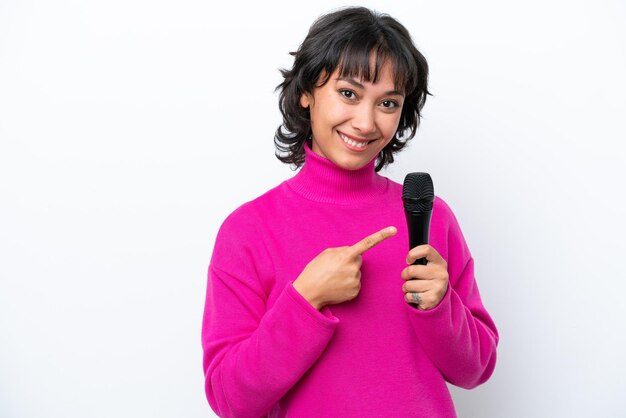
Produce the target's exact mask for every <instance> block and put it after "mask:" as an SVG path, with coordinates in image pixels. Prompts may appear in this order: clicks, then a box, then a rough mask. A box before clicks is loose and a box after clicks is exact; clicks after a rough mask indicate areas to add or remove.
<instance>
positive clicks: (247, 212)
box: [220, 181, 285, 230]
mask: <svg viewBox="0 0 626 418" xmlns="http://www.w3.org/2000/svg"><path fill="white" fill-rule="evenodd" d="M284 187H285V181H283V182H281V183H280V184H278V185H276V186H274V187H272V188H271V189H269V190H267V191H265V192H264V193H262V194H260V195H258V196H256V197H253V198H252V199H249V200H246V201H244V202H243V203H241V204H239V205H238V206H236V207H235V209H234V210H232V211H231V212H230V213H229V214H228V215H227V216H226V218H225V219H224V220H223V222H222V225H221V227H220V229H226V228H228V229H233V228H234V229H242V228H245V229H249V228H251V227H254V229H255V230H256V226H257V225H258V224H259V221H260V220H262V219H264V217H267V216H268V214H271V213H273V212H274V211H275V209H276V208H277V207H278V206H279V205H280V201H281V198H282V195H283V194H284Z"/></svg>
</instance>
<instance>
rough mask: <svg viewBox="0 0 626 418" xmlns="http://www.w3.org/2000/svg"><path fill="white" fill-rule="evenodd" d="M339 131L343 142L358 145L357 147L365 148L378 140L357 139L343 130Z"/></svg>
mask: <svg viewBox="0 0 626 418" xmlns="http://www.w3.org/2000/svg"><path fill="white" fill-rule="evenodd" d="M337 132H338V133H339V137H340V138H341V140H342V141H343V142H345V143H346V144H349V145H352V146H353V147H357V148H365V147H366V146H367V145H368V144H370V143H372V142H374V141H376V139H371V140H365V141H356V140H354V139H352V138H349V137H348V136H346V135H345V134H344V133H343V132H340V131H337Z"/></svg>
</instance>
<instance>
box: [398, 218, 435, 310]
mask: <svg viewBox="0 0 626 418" xmlns="http://www.w3.org/2000/svg"><path fill="white" fill-rule="evenodd" d="M405 214H406V222H407V227H408V230H409V250H411V249H413V248H415V247H417V246H418V245H424V244H428V235H429V231H430V216H431V214H432V211H430V210H429V211H425V212H406V211H405ZM426 261H427V260H426V258H425V257H423V258H418V259H417V260H415V261H414V262H413V264H412V265H417V264H421V265H426ZM412 280H415V279H412ZM409 304H410V305H411V306H412V307H414V308H415V309H419V307H418V306H417V304H416V303H409Z"/></svg>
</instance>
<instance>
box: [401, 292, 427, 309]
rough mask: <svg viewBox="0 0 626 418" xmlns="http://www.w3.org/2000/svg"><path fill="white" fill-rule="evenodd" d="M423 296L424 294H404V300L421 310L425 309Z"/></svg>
mask: <svg viewBox="0 0 626 418" xmlns="http://www.w3.org/2000/svg"><path fill="white" fill-rule="evenodd" d="M422 296H423V293H417V292H409V293H405V294H404V300H405V301H406V302H408V303H412V304H414V305H415V306H416V307H417V308H419V309H423V308H422V305H423V303H424V301H423V299H422Z"/></svg>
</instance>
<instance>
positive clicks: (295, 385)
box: [202, 145, 498, 418]
mask: <svg viewBox="0 0 626 418" xmlns="http://www.w3.org/2000/svg"><path fill="white" fill-rule="evenodd" d="M305 153H306V154H305V163H304V165H303V166H302V168H301V169H300V171H299V172H298V173H297V174H296V175H294V176H293V177H292V178H290V179H289V180H286V181H284V182H282V183H281V184H279V185H278V186H276V187H274V188H272V189H271V190H269V191H268V192H266V193H264V194H263V195H261V196H259V197H257V198H256V199H254V200H252V201H249V202H247V203H245V204H243V205H241V206H240V207H238V208H237V209H236V210H235V211H233V212H232V213H231V214H230V215H229V216H228V217H227V218H226V219H225V220H224V222H223V223H222V225H221V227H220V228H219V231H218V233H217V237H216V240H215V245H214V247H213V253H212V256H211V260H210V263H209V268H208V280H207V292H206V302H205V309H204V317H203V321H202V348H203V351H204V358H203V368H204V375H205V391H206V396H207V400H208V402H209V404H210V406H211V408H212V409H213V410H214V411H215V412H216V413H217V414H218V415H219V416H220V417H298V418H306V417H360V418H363V417H428V418H436V417H446V418H447V417H455V416H456V413H455V409H454V405H453V402H452V399H451V396H450V393H449V390H448V387H447V385H446V382H449V383H451V384H453V385H456V386H460V387H463V388H467V389H469V388H473V387H476V386H478V385H480V384H482V383H483V382H485V381H486V380H487V379H488V378H489V377H490V376H491V374H492V372H493V370H494V367H495V363H496V346H497V344H498V331H497V329H496V326H495V324H494V322H493V321H492V319H491V317H490V315H489V314H488V312H487V310H486V309H485V307H484V306H483V303H482V301H481V297H480V294H479V291H478V287H477V284H476V280H475V277H474V260H473V258H472V255H471V254H470V251H469V249H468V246H467V244H466V241H465V239H464V237H463V234H462V233H461V229H460V228H459V224H458V222H457V220H456V218H455V216H454V214H453V212H452V211H451V209H450V208H449V206H448V205H447V204H446V203H445V202H444V201H443V200H442V199H441V198H439V197H438V196H437V197H436V198H435V202H434V207H433V212H432V218H431V225H430V237H429V244H430V245H431V246H432V247H434V248H435V249H436V250H437V252H439V254H440V255H441V256H442V257H443V258H444V259H445V260H446V262H447V268H448V274H449V286H448V288H447V291H446V294H445V296H444V298H443V299H442V300H441V302H440V303H439V304H438V305H437V306H436V307H434V308H433V309H430V310H419V309H416V308H414V307H413V306H412V305H411V304H409V303H408V302H406V301H405V299H404V293H403V291H402V284H403V283H404V280H403V279H402V278H401V276H400V273H401V271H402V270H403V269H404V268H405V267H407V263H406V257H407V255H408V251H409V240H408V232H407V225H406V219H405V215H404V207H403V202H402V185H401V184H398V183H396V182H394V181H392V180H390V179H388V178H386V177H384V176H381V175H379V174H378V173H376V171H375V170H374V163H375V159H373V160H372V161H371V162H370V163H368V164H367V165H366V166H364V167H362V168H360V169H358V170H346V169H344V168H342V167H339V166H337V165H335V164H334V163H333V162H332V161H330V160H328V159H326V158H325V157H323V156H320V155H318V154H316V153H314V152H313V151H312V150H311V149H310V148H309V146H308V145H306V147H305ZM392 225H393V226H395V227H396V228H397V229H398V232H397V233H396V234H395V235H394V236H392V237H390V238H387V239H386V240H385V241H383V242H381V243H380V244H378V245H376V246H375V247H373V248H371V249H370V250H368V251H366V252H365V253H363V255H362V257H363V258H362V265H361V289H360V292H359V294H358V295H357V296H356V298H354V299H352V300H350V301H346V302H343V303H339V304H335V305H326V306H324V307H323V308H321V309H320V310H317V309H316V308H315V307H313V305H311V304H310V303H309V302H308V301H307V300H306V299H305V298H304V297H303V296H302V295H301V294H300V293H298V291H297V290H296V289H295V288H294V287H293V282H294V281H295V280H296V279H297V278H298V276H299V275H300V273H301V272H302V270H303V269H304V268H305V266H306V265H307V264H308V263H309V262H310V261H311V260H312V259H313V258H315V257H316V256H317V255H318V254H319V253H321V252H322V251H323V250H325V249H326V248H331V247H341V246H347V245H353V244H354V243H356V242H358V241H359V240H361V239H363V238H364V237H366V236H368V235H370V234H372V233H374V232H376V231H378V230H380V229H382V228H384V227H387V226H392Z"/></svg>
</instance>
